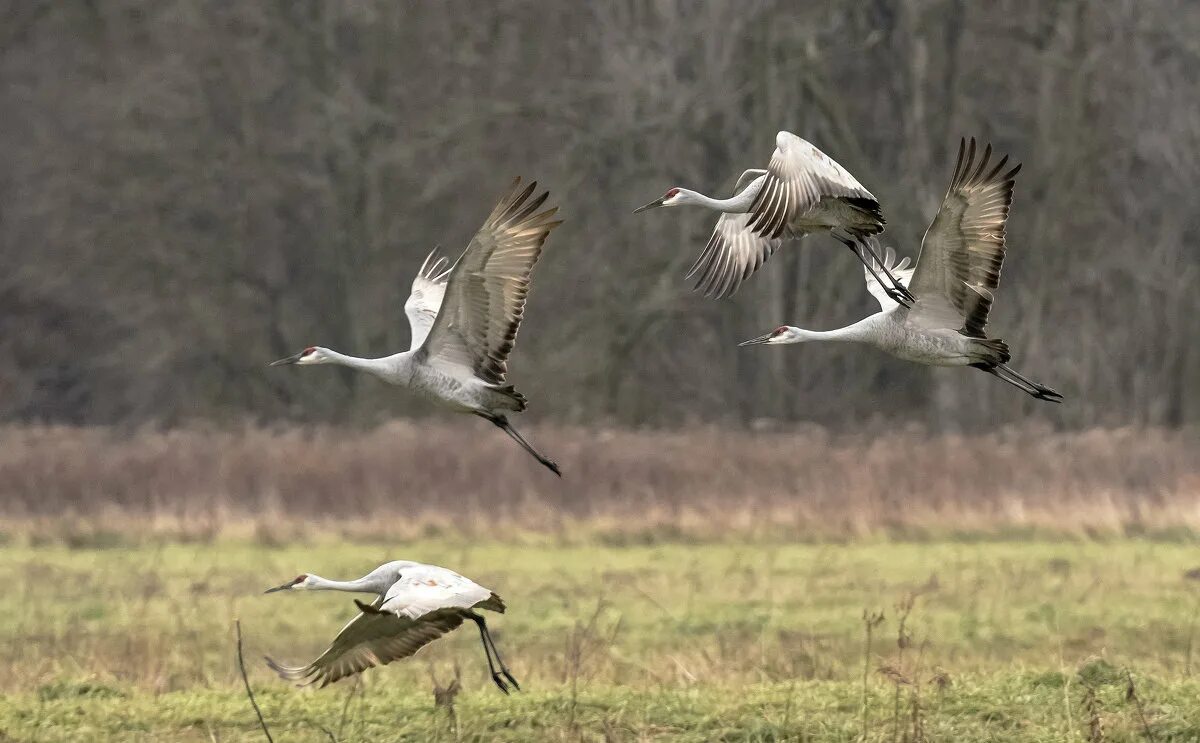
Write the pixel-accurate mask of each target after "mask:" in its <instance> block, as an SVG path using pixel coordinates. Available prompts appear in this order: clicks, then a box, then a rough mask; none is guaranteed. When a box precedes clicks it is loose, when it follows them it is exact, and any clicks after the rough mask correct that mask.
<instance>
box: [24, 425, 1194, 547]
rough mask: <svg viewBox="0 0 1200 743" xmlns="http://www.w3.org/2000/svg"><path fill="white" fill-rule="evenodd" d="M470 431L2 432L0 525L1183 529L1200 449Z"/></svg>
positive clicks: (281, 529)
mask: <svg viewBox="0 0 1200 743" xmlns="http://www.w3.org/2000/svg"><path fill="white" fill-rule="evenodd" d="M474 424H475V421H470V422H448V423H442V422H438V423H430V422H427V421H421V422H410V421H398V422H394V423H391V424H388V425H385V426H382V427H379V428H376V429H373V430H370V431H355V430H349V429H341V428H326V427H317V428H305V429H301V428H259V427H245V428H240V429H235V430H218V429H209V428H185V429H177V430H169V431H157V430H149V429H143V430H135V431H121V430H116V429H104V428H69V427H7V428H0V518H3V519H4V520H5V521H6V522H7V524H8V527H7V528H8V530H9V531H10V532H13V533H33V534H42V535H43V536H48V537H55V536H56V535H58V536H61V537H62V538H63V539H68V540H69V539H72V538H78V539H80V540H83V541H88V540H90V542H89V543H94V542H96V541H97V540H101V541H102V540H103V539H104V538H105V535H111V536H112V538H114V539H125V538H128V537H129V535H130V534H131V533H137V534H146V533H151V534H153V533H161V534H164V535H169V536H172V537H176V538H194V539H204V538H209V537H213V536H216V535H219V534H220V535H233V536H251V537H255V538H258V539H260V540H264V541H271V540H284V539H288V538H292V537H295V536H296V535H297V533H309V532H310V531H313V530H318V531H320V530H328V531H331V532H333V533H336V534H339V535H343V536H355V537H371V536H380V537H382V536H385V535H386V536H388V537H390V538H393V539H394V538H403V537H406V536H418V535H429V534H435V533H444V532H452V533H465V534H478V533H484V532H489V531H493V530H496V529H508V530H515V531H521V532H542V533H546V532H549V533H558V534H567V533H574V532H572V531H571V530H572V529H578V528H581V527H583V528H585V529H586V530H587V531H588V532H589V533H591V534H593V535H601V536H607V537H609V538H620V539H628V540H639V539H643V538H644V539H656V538H661V537H663V536H668V537H670V536H674V537H679V538H715V537H721V536H724V535H738V536H779V537H783V538H811V539H829V538H833V539H839V538H852V537H864V536H878V535H893V536H896V535H899V536H920V535H922V534H924V533H931V534H946V533H947V532H954V533H980V534H1004V533H1012V532H1013V531H1020V530H1027V531H1035V530H1036V531H1048V532H1054V533H1062V534H1071V535H1079V536H1096V535H1109V534H1113V535H1115V534H1130V533H1148V532H1154V531H1159V530H1175V531H1178V530H1181V529H1182V530H1187V531H1189V532H1195V531H1200V458H1198V457H1197V456H1196V454H1197V447H1196V436H1195V432H1193V431H1187V430H1184V431H1172V430H1165V429H1154V428H1151V429H1145V428H1140V429H1135V428H1124V429H1106V430H1087V431H1080V432H1070V433H1064V432H1056V431H1052V430H1049V429H1045V428H1025V429H1004V430H1000V431H997V432H993V433H989V434H985V435H971V436H966V435H928V434H924V433H921V432H918V431H907V432H891V433H887V434H885V435H875V436H866V435H833V434H830V433H828V432H826V431H824V430H822V429H817V428H805V429H801V430H796V431H791V432H770V433H763V432H747V431H727V430H722V429H719V428H714V427H696V428H693V429H689V430H686V431H672V432H663V431H630V430H605V429H583V428H565V427H551V426H537V427H531V428H530V430H529V431H528V432H527V434H528V436H529V437H530V438H531V439H532V440H533V441H535V442H537V443H538V444H540V445H541V446H542V447H544V448H545V449H546V450H547V451H548V452H549V453H550V454H551V455H552V456H554V457H556V458H557V459H558V460H559V462H560V463H561V464H562V466H563V470H564V472H565V475H566V476H565V478H564V479H562V480H559V479H558V478H555V477H552V476H550V475H548V473H546V472H545V471H544V470H543V469H542V468H540V467H539V466H538V465H537V464H536V463H535V462H533V461H532V460H530V459H529V458H528V457H526V456H525V455H524V454H523V453H522V452H520V451H519V450H518V449H517V448H516V447H515V446H513V445H512V443H511V442H510V441H508V440H507V439H506V438H504V437H503V436H500V435H498V434H496V433H495V432H494V431H492V430H491V429H490V428H488V427H486V426H482V425H474ZM72 535H74V536H72Z"/></svg>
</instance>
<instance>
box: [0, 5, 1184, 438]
mask: <svg viewBox="0 0 1200 743" xmlns="http://www.w3.org/2000/svg"><path fill="white" fill-rule="evenodd" d="M1197 39H1200V4H1197V3H1194V2H1190V0H1111V1H1110V2H1104V3H1096V2H1088V1H1087V0H1064V1H1063V2H1028V1H1027V0H1004V1H1000V2H989V3H974V2H968V1H967V0H873V1H872V2H862V3H845V2H834V1H832V0H830V1H822V0H813V1H811V2H794V1H787V0H720V1H716V0H714V1H712V2H705V3H692V2H685V1H684V0H655V1H653V2H643V1H640V0H639V1H636V2H634V1H630V0H613V1H612V2H603V3H576V2H569V3H568V2H535V1H533V0H506V1H505V2H495V3H476V2H465V1H464V2H437V3H433V2H429V3H416V2H394V1H392V0H378V1H374V2H370V1H367V0H361V1H356V2H338V3H335V2H315V1H312V2H296V1H294V0H276V1H274V2H255V3H239V2H226V1H221V0H208V1H206V2H193V1H192V0H160V1H156V2H149V1H148V0H113V1H111V2H102V3H99V2H69V3H63V2H57V1H56V0H23V1H21V2H11V3H6V4H5V5H4V9H3V11H2V13H0V110H3V111H4V116H3V124H2V125H0V265H2V266H3V267H4V270H3V271H0V420H7V421H48V422H61V423H115V422H134V423H138V422H146V421H156V422H165V423H168V424H171V423H180V422H188V421H195V420H198V419H204V420H216V421H236V420H245V419H247V418H250V419H253V420H259V421H276V420H282V419H294V420H304V421H322V422H341V421H353V422H356V423H358V422H363V423H374V422H379V421H381V420H383V419H386V418H389V417H392V416H395V415H408V414H424V413H425V412H427V408H426V407H425V406H424V404H423V403H420V402H418V401H415V400H413V399H411V398H409V397H408V396H406V395H403V394H398V393H397V392H396V391H395V390H392V389H389V388H387V387H385V386H384V385H382V384H379V383H377V382H376V381H374V380H370V379H366V378H364V377H361V376H355V375H353V374H352V373H348V372H347V373H342V372H343V371H344V370H339V371H334V370H328V369H322V370H305V371H303V372H297V371H295V370H286V369H285V370H278V369H272V370H268V369H266V368H265V364H266V362H268V361H270V360H272V359H275V358H278V357H281V356H284V355H288V354H290V353H294V352H295V351H297V350H298V349H300V348H303V347H304V346H306V345H311V344H319V345H325V346H330V347H333V348H337V349H339V350H343V351H346V352H349V353H355V354H359V355H384V354H387V353H391V352H394V351H396V350H400V349H403V348H407V346H408V328H407V323H406V321H405V319H404V314H403V303H404V300H405V298H406V297H407V295H408V291H409V284H410V281H411V279H412V276H413V274H414V273H415V271H416V269H417V267H418V266H419V265H420V263H421V260H422V258H423V257H424V256H425V254H426V253H427V252H428V251H429V250H430V249H431V248H432V247H434V246H435V245H439V244H440V245H442V246H444V247H445V248H446V249H447V250H448V251H450V252H456V251H457V250H459V249H460V248H461V247H462V246H464V245H465V244H466V242H467V241H468V240H469V238H470V236H471V234H472V233H473V232H474V230H475V229H476V228H477V227H478V225H479V224H480V222H481V221H482V219H483V217H484V216H485V215H486V214H487V212H488V211H489V210H490V208H491V206H492V204H493V203H494V201H495V199H496V198H497V197H498V196H499V195H500V194H501V193H502V192H503V191H504V190H505V188H506V187H507V184H508V182H509V180H510V179H511V178H512V177H513V176H515V175H523V176H525V177H527V178H537V179H539V180H540V182H541V183H543V184H544V185H545V186H547V187H549V188H550V190H551V193H552V197H553V199H554V200H555V202H557V203H558V204H560V205H561V207H562V215H563V216H564V217H565V219H566V223H565V224H564V225H563V226H562V228H560V229H559V230H557V231H556V232H555V233H554V235H553V236H552V237H551V239H550V241H549V243H548V244H547V250H546V253H545V255H544V257H543V259H542V262H541V263H540V264H539V266H538V268H537V271H536V273H535V279H534V289H533V292H532V295H531V300H530V306H529V309H528V312H527V321H526V323H525V325H524V329H523V331H522V333H521V337H520V340H519V343H518V348H517V350H516V353H515V355H514V357H513V361H512V363H511V375H510V378H511V380H512V381H513V382H514V383H515V384H516V385H517V387H518V388H519V389H523V390H524V391H525V392H526V393H527V394H529V395H530V397H531V398H532V399H533V402H534V405H533V410H532V413H533V414H534V415H536V416H539V417H542V418H543V419H546V420H553V421H556V422H562V423H590V422H595V421H600V422H604V423H610V424H619V425H657V426H672V425H679V424H682V423H687V422H692V421H695V420H709V421H714V422H721V423H735V422H736V423H750V422H753V421H755V420H756V419H762V418H769V419H779V420H783V421H811V422H817V423H820V424H823V425H827V426H831V427H833V428H853V427H855V426H861V425H863V423H864V422H865V421H868V420H872V419H875V420H879V421H883V422H899V421H906V422H918V423H922V424H925V425H927V426H928V427H929V428H931V429H933V430H940V431H954V430H966V431H970V430H971V429H972V428H975V427H981V426H984V425H990V424H994V423H997V422H1017V421H1022V420H1025V419H1027V418H1029V417H1031V416H1037V417H1039V418H1041V419H1042V420H1045V421H1047V422H1049V423H1050V424H1051V425H1054V426H1057V427H1065V428H1082V427H1090V426H1095V425H1102V426H1111V425H1126V424H1133V425H1139V424H1149V425H1165V426H1179V425H1184V424H1188V423H1195V422H1197V421H1198V420H1200V384H1197V381H1198V380H1200V342H1198V341H1200V300H1198V299H1197V297H1198V296H1200V294H1198V292H1197V288H1196V283H1197V278H1198V271H1200V268H1198V264H1200V261H1198V260H1197V258H1198V254H1200V248H1198V247H1197V246H1198V245H1200V156H1198V154H1197V153H1200V74H1197V71H1198V69H1200V42H1198V41H1197ZM779 129H788V130H790V131H793V132H795V133H797V134H799V135H801V136H803V137H806V138H808V139H810V140H811V141H813V142H814V143H815V144H817V145H818V146H819V147H821V148H823V149H824V150H825V151H826V152H828V153H829V154H830V155H831V156H833V157H834V158H836V159H837V160H839V161H840V162H841V163H842V164H843V165H845V166H846V167H847V168H848V169H849V170H851V171H852V172H853V173H855V174H856V175H857V176H858V177H859V178H860V180H862V182H863V183H864V184H866V186H867V187H868V188H870V189H871V190H872V191H873V192H874V193H875V194H876V195H877V196H878V197H879V198H880V200H881V202H882V203H883V206H884V211H885V214H886V216H887V218H888V231H887V233H886V235H885V242H886V243H888V244H892V245H894V246H896V247H897V248H898V249H899V251H900V253H901V254H903V255H915V253H916V251H917V249H918V246H919V242H920V238H921V235H922V234H923V232H924V229H925V225H926V224H927V223H928V220H929V219H930V217H931V216H932V214H933V213H934V211H935V210H936V208H937V205H938V203H939V202H940V199H941V196H942V194H943V192H944V189H945V187H946V184H947V182H948V180H949V177H950V174H951V171H952V169H953V165H954V163H953V158H954V155H955V152H956V149H957V145H958V140H959V137H960V136H964V135H966V136H971V135H974V136H977V137H980V138H982V139H983V140H988V141H991V142H992V143H993V144H994V145H995V147H996V148H997V149H998V150H999V151H1000V152H1002V153H1008V154H1010V155H1011V156H1012V157H1013V158H1015V159H1016V160H1019V161H1021V162H1023V163H1024V168H1023V170H1022V172H1021V175H1020V176H1019V177H1018V181H1017V192H1016V199H1015V203H1014V207H1013V212H1012V218H1011V220H1010V222H1009V258H1008V262H1007V263H1006V265H1005V270H1004V279H1003V281H1002V284H1001V291H1000V295H999V297H998V301H997V304H996V308H995V311H994V312H993V316H992V317H993V322H992V325H991V328H992V330H993V332H994V334H995V335H997V336H999V337H1003V338H1006V339H1008V340H1009V342H1010V344H1011V345H1012V347H1013V350H1014V354H1015V357H1014V358H1015V363H1014V365H1015V366H1016V367H1017V368H1019V369H1021V370H1022V371H1024V372H1025V373H1026V374H1028V375H1029V376H1031V377H1033V378H1036V379H1038V380H1041V381H1043V382H1045V383H1047V384H1049V385H1051V386H1053V387H1055V388H1057V389H1059V390H1060V391H1062V392H1063V393H1064V394H1066V396H1067V403H1066V404H1065V405H1063V406H1061V407H1052V406H1047V405H1044V404H1040V403H1037V402H1034V401H1031V400H1029V399H1028V398H1025V397H1024V396H1022V395H1020V394H1019V393H1017V392H1016V391H1014V390H1013V389H1011V388H1009V387H1007V386H1005V385H1002V384H999V383H997V382H996V381H995V380H993V379H991V378H987V377H985V376H984V375H982V374H974V373H967V372H963V371H962V370H935V371H930V370H928V369H924V368H916V367H911V366H909V365H905V364H903V363H901V362H898V361H895V360H893V359H890V358H888V357H885V356H883V355H881V354H877V353H872V352H868V351H866V350H864V349H861V348H837V347H827V348H823V347H817V346H813V347H804V348H799V349H797V348H793V349H788V350H786V351H782V352H780V351H779V350H778V349H738V348H736V346H735V344H736V343H737V342H738V341H740V340H743V339H745V338H748V337H751V336H754V335H758V334H760V333H762V332H765V331H767V330H769V329H770V328H772V327H774V326H776V325H778V324H780V323H782V322H789V323H791V324H798V325H804V326H807V327H814V328H827V327H833V326H837V325H840V324H845V323H848V322H851V321H853V320H856V319H858V318H859V317H862V316H863V315H865V314H866V313H868V312H870V311H872V305H873V300H872V299H871V298H870V296H869V295H868V294H867V293H866V291H865V290H864V287H863V282H862V272H861V268H860V266H859V264H858V263H857V262H856V261H854V260H853V259H852V258H851V257H850V256H849V255H848V254H846V251H845V250H843V249H840V248H839V247H838V246H837V244H836V243H834V242H833V241H831V240H827V239H825V238H821V237H817V238H809V239H808V240H807V241H806V242H805V243H804V247H803V248H801V249H796V248H794V247H789V248H788V249H786V250H784V251H782V252H781V253H780V254H779V255H777V256H776V257H775V258H774V259H773V260H772V262H771V265H769V266H768V267H767V268H766V269H765V270H764V271H762V272H760V273H759V274H757V275H756V276H754V277H753V278H752V279H751V280H750V281H748V282H747V283H746V284H745V285H744V286H743V288H742V290H741V292H740V293H739V294H738V295H737V296H736V297H734V298H733V299H732V300H729V301H723V302H713V301H709V300H704V299H702V298H700V297H698V296H696V295H693V294H692V293H691V292H690V291H689V288H690V284H689V282H687V281H686V280H685V279H684V277H683V274H684V272H685V271H686V269H687V267H688V266H689V265H690V263H691V262H692V260H693V259H694V258H695V256H696V255H697V254H698V252H699V250H700V249H701V248H702V247H703V245H704V242H705V240H706V239H707V236H708V233H709V231H710V229H711V226H712V224H713V217H712V215H711V214H707V213H704V212H702V211H690V210H684V209H680V210H671V211H663V212H656V213H650V214H646V215H639V216H636V217H635V216H633V215H632V214H631V213H630V211H631V210H632V209H633V208H634V207H636V206H638V205H640V204H642V203H645V202H646V201H649V200H651V199H653V198H655V197H657V196H659V195H661V194H662V192H663V191H665V190H666V189H667V188H668V187H670V186H672V185H687V186H690V187H693V188H696V189H698V190H702V191H706V192H709V193H716V194H722V195H723V192H729V191H730V189H732V186H733V183H734V181H735V179H736V178H737V176H738V175H739V174H740V173H741V171H742V170H743V169H744V168H747V167H755V166H759V167H761V166H765V163H766V162H767V160H768V158H769V156H770V153H771V151H772V148H773V146H774V145H773V142H774V136H775V132H776V131H777V130H779ZM964 410H965V411H969V412H966V413H964Z"/></svg>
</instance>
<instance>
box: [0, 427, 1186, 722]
mask: <svg viewBox="0 0 1200 743" xmlns="http://www.w3.org/2000/svg"><path fill="white" fill-rule="evenodd" d="M469 423H470V422H468V423H466V424H464V423H449V424H444V425H443V424H432V423H427V422H421V423H405V422H397V423H393V424H389V425H387V426H382V427H380V428H377V429H373V430H367V431H347V430H339V429H332V428H320V427H318V428H313V429H303V430H302V429H295V428H278V429H263V428H254V427H246V428H241V429H232V430H222V429H211V428H193V429H179V430H172V431H157V430H152V429H137V430H117V429H102V428H63V427H10V428H0V581H2V582H3V585H4V586H5V589H6V590H4V591H3V592H2V593H0V640H3V641H2V642H0V742H7V741H30V742H33V741H37V742H38V743H48V742H50V741H99V740H104V741H109V740H112V741H208V742H209V743H212V742H213V741H217V742H222V743H225V742H231V741H260V740H265V738H264V735H263V733H262V731H261V730H260V729H259V727H258V723H257V721H256V718H255V716H254V711H253V709H252V707H251V706H250V704H249V701H248V699H247V697H246V694H245V692H244V689H243V687H242V680H241V676H240V675H239V672H238V666H237V663H236V661H235V647H236V643H235V640H234V637H235V635H234V620H235V619H237V620H240V622H241V627H242V631H243V638H244V651H245V658H246V669H247V672H248V674H249V681H250V683H251V684H252V686H253V689H254V690H255V692H256V695H257V699H258V701H259V703H260V705H261V707H262V711H263V714H264V716H265V718H266V720H267V722H268V724H269V725H270V727H271V730H272V732H273V734H274V736H275V737H274V739H275V740H276V741H280V742H281V743H282V742H283V741H326V742H328V741H395V740H401V741H427V740H445V741H505V740H507V741H538V740H549V741H577V740H586V741H606V742H607V741H639V740H684V741H710V740H725V741H767V740H778V741H782V740H788V741H804V740H811V741H826V740H828V741H879V742H881V743H883V742H887V743H899V742H901V741H911V742H914V743H915V742H916V741H1015V740H1016V741H1087V742H1088V743H1093V742H1095V741H1122V740H1125V741H1132V740H1151V741H1166V740H1200V677H1198V676H1197V675H1196V667H1197V666H1198V665H1200V657H1197V656H1200V651H1197V649H1196V645H1197V635H1200V550H1198V549H1197V544H1198V543H1200V538H1198V535H1200V460H1198V459H1197V458H1196V456H1195V453H1196V451H1197V447H1196V441H1197V437H1196V435H1195V432H1194V431H1187V430H1183V431H1171V430H1165V429H1114V430H1099V429H1098V430H1091V431H1080V432H1073V433H1069V432H1055V431H1052V430H1049V429H1038V428H1028V429H1002V430H999V431H995V432H991V433H987V434H983V435H943V436H935V435H929V434H925V433H922V432H921V431H918V430H907V431H893V432H889V433H888V434H887V435H886V436H882V437H878V438H871V437H866V436H858V435H844V434H834V433H830V432H826V431H823V430H820V429H815V428H801V429H794V430H760V431H757V432H748V431H723V430H720V429H718V428H712V427H697V428H693V429H689V430H687V431H676V432H652V431H620V430H605V429H580V428H569V427H566V428H564V427H548V426H547V427H538V426H531V427H530V430H529V431H527V432H526V433H528V434H529V435H530V436H531V438H533V440H535V441H539V442H542V443H543V445H544V446H545V448H546V449H547V450H548V451H550V452H551V453H552V454H553V455H554V456H556V457H557V458H558V459H559V461H560V463H561V464H562V465H563V469H564V472H565V473H566V477H565V478H564V479H562V480H558V479H557V478H554V477H551V476H549V475H547V473H546V472H544V471H543V470H542V469H541V468H539V467H538V466H537V465H536V464H535V463H532V462H531V461H529V460H528V458H527V457H525V456H524V454H523V453H521V452H520V451H519V450H517V449H516V447H514V446H512V445H511V442H509V441H507V440H506V439H505V438H504V437H503V436H499V435H491V436H481V435H480V430H479V429H478V427H473V426H471V425H469ZM487 433H491V431H490V429H489V430H488V431H487ZM467 438H469V444H468V443H465V442H466V441H467ZM397 558H409V559H416V560H421V561H425V562H432V563H436V564H441V565H445V566H447V567H451V568H453V569H456V570H459V571H460V572H463V573H464V574H466V575H468V576H470V577H472V578H475V579H476V580H478V581H479V582H480V583H482V584H484V585H486V586H488V587H490V588H492V589H494V590H496V591H498V592H499V593H500V594H501V595H502V596H504V598H505V599H506V601H507V602H508V605H509V607H510V610H509V612H508V613H507V614H506V615H504V616H497V617H495V618H493V619H492V621H491V622H490V624H491V626H492V628H493V633H494V635H495V637H496V641H497V643H498V644H499V646H500V649H501V652H502V653H503V654H504V657H505V659H506V660H507V661H508V663H509V664H510V665H511V667H512V669H513V672H514V674H515V675H516V676H517V678H518V679H519V681H520V682H521V684H522V687H523V689H524V691H523V692H521V693H519V694H514V695H513V696H511V697H505V696H503V695H502V694H500V693H499V692H498V691H497V690H496V689H495V688H494V687H493V686H492V685H491V682H490V680H489V679H488V677H487V674H486V663H485V661H484V658H483V653H482V652H481V648H480V646H479V643H478V636H477V634H476V633H475V632H474V630H473V628H464V629H460V630H458V631H457V632H455V633H453V634H452V635H450V636H449V637H447V638H445V639H444V640H442V641H439V642H437V643H435V644H434V645H432V646H430V647H428V648H426V649H425V650H424V651H422V652H421V653H420V654H419V655H418V656H417V657H415V658H413V659H409V660H407V661H402V662H399V663H395V664H392V665H391V666H388V667H386V668H382V669H375V670H372V671H369V672H368V673H366V674H365V675H364V676H363V677H361V681H360V682H355V681H343V682H341V683H339V684H336V685H334V686H332V687H330V688H326V689H324V690H312V689H306V690H299V689H296V688H293V687H292V686H290V685H288V684H287V683H285V682H283V681H281V680H279V679H278V678H276V677H275V676H273V675H272V674H271V673H270V672H269V670H268V669H267V668H266V667H265V666H264V664H263V662H262V656H263V655H267V654H270V655H271V656H272V657H274V658H276V659H278V660H280V661H282V662H285V663H290V664H296V663H301V662H306V661H308V660H310V659H312V658H313V657H315V655H316V654H317V653H319V652H320V651H321V650H322V649H323V648H324V647H325V645H326V644H327V643H328V642H329V641H330V640H331V639H332V637H333V636H334V634H335V633H336V632H337V631H338V629H339V628H340V627H341V626H342V625H343V624H344V623H345V622H346V621H347V620H349V619H350V618H351V617H352V616H353V615H354V613H355V611H356V610H355V608H354V606H353V604H352V603H351V598H352V597H351V596H349V595H345V594H320V593H314V594H297V595H290V594H272V595H269V596H267V595H263V594H262V591H263V590H264V589H265V588H267V587H270V586H274V585H278V584H280V583H282V582H284V581H285V580H288V579H290V578H291V577H293V576H295V575H296V574H297V573H300V572H314V573H318V574H321V575H324V576H325V577H330V578H352V577H358V576H359V575H362V574H363V573H365V572H367V571H368V570H370V569H372V568H374V567H375V566H376V565H378V564H379V563H381V562H384V561H385V560H388V559H397ZM1131 684H1132V688H1131ZM435 691H436V692H437V693H435ZM438 700H440V702H439V701H438Z"/></svg>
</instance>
